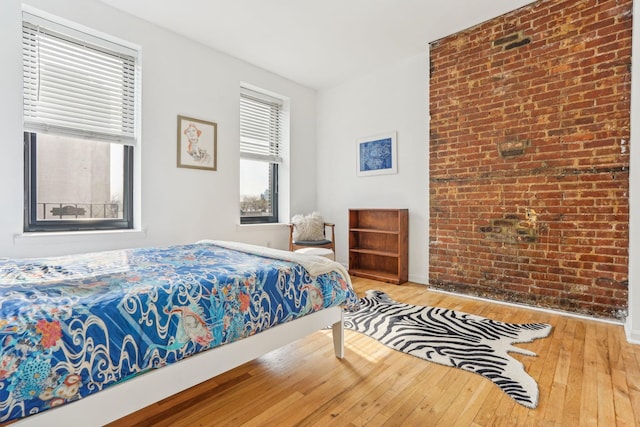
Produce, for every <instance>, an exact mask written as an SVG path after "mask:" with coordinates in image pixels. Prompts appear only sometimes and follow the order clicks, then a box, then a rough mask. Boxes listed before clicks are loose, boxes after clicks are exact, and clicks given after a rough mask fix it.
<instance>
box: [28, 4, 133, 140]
mask: <svg viewBox="0 0 640 427" xmlns="http://www.w3.org/2000/svg"><path fill="white" fill-rule="evenodd" d="M49 24H50V25H49ZM67 30H68V31H67ZM84 36H86V37H84ZM93 39H97V38H93ZM105 46H106V47H105ZM22 52H23V69H24V111H23V114H24V126H25V131H30V132H52V133H56V134H60V135H67V136H74V137H82V138H91V139H98V140H104V141H108V142H119V143H123V144H129V145H133V144H135V141H136V138H135V134H136V125H135V116H136V107H135V102H136V80H137V79H136V55H135V51H133V49H128V48H126V47H124V46H120V45H117V44H115V43H109V42H107V41H105V40H102V39H100V40H99V42H95V40H92V37H91V36H90V35H85V34H84V33H81V32H79V31H76V30H73V29H70V28H68V29H67V28H66V27H64V26H61V25H58V24H56V23H49V21H47V20H45V19H42V18H39V17H36V16H33V15H31V14H28V13H24V14H23V23H22Z"/></svg>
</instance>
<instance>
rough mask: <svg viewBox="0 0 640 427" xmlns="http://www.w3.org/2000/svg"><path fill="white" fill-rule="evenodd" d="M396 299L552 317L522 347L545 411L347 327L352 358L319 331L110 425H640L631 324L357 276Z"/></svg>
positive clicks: (514, 316)
mask: <svg viewBox="0 0 640 427" xmlns="http://www.w3.org/2000/svg"><path fill="white" fill-rule="evenodd" d="M354 287H355V289H356V291H357V292H358V295H360V296H362V295H363V294H364V292H365V291H366V290H367V289H379V290H382V291H385V292H387V293H388V294H389V295H390V296H391V297H392V298H394V299H395V300H397V301H402V302H409V303H412V304H418V305H436V306H439V307H447V308H451V309H455V310H460V311H465V312H468V313H473V314H478V315H481V316H485V317H490V318H493V319H496V320H501V321H505V322H513V323H526V322H545V323H549V324H551V325H553V327H554V330H553V332H552V333H551V335H550V336H549V337H547V338H543V339H538V340H536V341H534V342H533V343H527V344H517V345H518V346H519V347H522V348H527V349H529V350H531V351H533V352H535V353H536V354H538V357H530V356H524V355H521V354H517V353H511V355H512V356H513V357H515V358H517V359H518V360H520V361H521V362H522V363H523V364H524V366H525V369H526V371H527V372H528V373H529V374H530V375H531V376H532V377H533V378H534V379H535V380H536V381H537V382H538V386H539V389H540V402H539V404H538V407H537V408H536V409H527V408H525V407H523V406H521V405H518V404H517V403H515V401H513V400H512V399H511V398H509V397H508V396H507V395H506V394H504V393H503V392H502V391H501V390H500V389H499V388H498V387H496V386H495V385H493V384H492V383H491V382H490V381H488V380H486V379H484V378H482V377H480V376H479V375H475V374H473V373H469V372H463V371H461V370H458V369H453V368H448V367H444V366H440V365H437V364H435V363H429V362H426V361H422V360H420V359H417V358H414V357H412V356H408V355H405V354H402V353H399V352H397V351H394V350H391V349H389V348H387V347H385V346H383V345H381V344H379V343H377V342H376V341H374V340H372V339H371V338H368V337H366V336H364V335H361V334H357V333H355V332H352V331H346V332H345V334H346V335H345V353H346V354H345V359H344V360H342V361H341V360H338V359H336V358H335V357H334V355H333V345H332V339H331V333H330V331H320V332H316V333H314V334H313V335H310V336H309V337H307V338H304V339H302V340H299V341H297V342H295V343H293V344H291V345H288V346H286V347H284V348H281V349H279V350H276V351H273V352H271V353H269V354H267V355H265V356H263V357H261V358H259V359H256V360H254V361H252V362H249V363H247V364H245V365H242V366H240V367H238V368H236V369H234V370H232V371H229V372H226V373H224V374H222V375H220V376H218V377H215V378H213V379H211V380H209V381H207V382H205V383H202V384H200V385H198V386H196V387H193V388H192V389H189V390H187V391H185V392H183V393H180V394H177V395H175V396H172V397H170V398H168V399H165V400H163V401H160V402H158V403H156V404H154V405H151V406H149V407H147V408H145V409H143V410H141V411H138V412H136V413H134V414H131V415H129V416H127V417H125V418H122V419H120V420H118V421H117V422H114V423H112V424H110V426H112V427H119V426H365V425H366V426H397V425H407V426H413V425H415V426H474V427H485V426H638V425H640V346H638V345H631V344H629V343H627V341H626V338H625V336H624V330H623V327H622V326H620V325H614V324H607V323H602V322H597V321H592V320H584V319H579V318H574V317H568V316H563V315H560V314H553V313H544V312H539V311H534V310H529V309H524V308H523V309H520V308H514V307H509V306H505V305H501V304H495V303H490V302H486V301H479V300H474V299H470V298H464V297H458V296H453V295H449V294H444V293H438V292H434V291H430V290H429V289H428V288H427V287H426V286H423V285H417V284H412V283H406V284H404V285H400V286H396V285H387V284H384V283H381V282H376V281H372V280H367V279H359V278H354Z"/></svg>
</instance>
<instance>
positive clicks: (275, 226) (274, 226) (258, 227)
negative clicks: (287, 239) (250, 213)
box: [236, 222, 289, 232]
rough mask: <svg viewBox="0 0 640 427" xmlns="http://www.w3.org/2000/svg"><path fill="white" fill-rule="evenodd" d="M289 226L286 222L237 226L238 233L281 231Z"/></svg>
mask: <svg viewBox="0 0 640 427" xmlns="http://www.w3.org/2000/svg"><path fill="white" fill-rule="evenodd" d="M288 226H289V224H286V223H284V222H270V223H265V224H237V225H236V231H251V232H253V231H270V230H281V229H283V228H285V227H288Z"/></svg>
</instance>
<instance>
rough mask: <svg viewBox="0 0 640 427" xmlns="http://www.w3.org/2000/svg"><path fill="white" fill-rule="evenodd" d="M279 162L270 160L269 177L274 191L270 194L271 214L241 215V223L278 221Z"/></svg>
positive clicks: (270, 222)
mask: <svg viewBox="0 0 640 427" xmlns="http://www.w3.org/2000/svg"><path fill="white" fill-rule="evenodd" d="M252 160H254V159H252ZM278 172H279V168H278V164H277V163H271V162H269V178H270V180H271V183H270V184H271V188H272V189H273V191H271V193H273V194H269V197H270V199H271V200H270V201H269V204H270V205H271V215H254V216H248V215H245V216H242V215H241V216H240V224H272V223H276V222H278V197H279V191H278Z"/></svg>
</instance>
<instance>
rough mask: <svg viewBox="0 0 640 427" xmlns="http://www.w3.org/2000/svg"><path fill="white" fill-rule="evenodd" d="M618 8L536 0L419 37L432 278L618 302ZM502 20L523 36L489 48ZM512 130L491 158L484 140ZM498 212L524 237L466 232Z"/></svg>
mask: <svg viewBox="0 0 640 427" xmlns="http://www.w3.org/2000/svg"><path fill="white" fill-rule="evenodd" d="M630 10H631V0H620V1H614V0H604V1H600V2H588V1H578V2H575V1H571V0H559V1H558V0H553V1H552V0H541V1H538V2H536V3H534V4H532V5H529V6H526V7H523V8H521V9H518V10H516V11H514V12H511V13H509V14H506V15H504V16H502V17H498V18H496V19H494V20H491V21H487V22H485V23H483V24H481V25H479V26H476V27H474V28H471V29H469V30H465V31H463V32H461V33H457V34H454V35H451V36H449V37H445V38H443V39H441V40H439V41H438V42H436V43H433V44H432V45H431V51H430V52H431V62H432V64H433V67H434V69H433V74H432V75H431V78H430V84H431V91H430V93H431V100H430V114H431V121H430V126H431V129H430V134H431V143H430V156H431V157H430V174H431V188H430V200H431V215H430V231H429V236H430V241H432V242H433V241H436V239H437V241H438V244H432V245H430V262H431V266H430V278H429V281H430V283H431V284H432V285H434V286H444V287H449V288H455V289H460V290H461V291H464V292H470V293H476V294H482V295H494V297H495V298H507V297H508V296H509V295H510V296H511V297H513V298H516V300H517V301H519V302H526V301H529V302H530V303H532V304H544V306H547V307H552V308H554V307H555V308H559V309H561V310H573V311H577V312H581V313H585V314H595V315H600V316H609V317H616V316H618V315H619V314H620V313H624V311H625V310H626V304H627V298H628V292H627V289H626V286H627V280H628V279H627V273H628V272H627V270H628V268H627V264H628V220H629V217H628V187H629V184H628V167H629V154H628V151H629V150H626V152H625V153H622V150H621V142H620V141H622V140H624V141H626V144H628V141H629V128H630V118H629V102H630V101H629V100H630V72H629V64H630V55H631V15H630ZM515 31H524V34H525V36H527V37H530V38H531V43H529V44H528V45H526V46H524V47H520V48H515V49H511V50H507V51H505V50H504V49H503V48H502V47H496V46H493V44H492V41H493V40H495V39H497V38H499V37H503V36H504V35H507V34H510V33H513V32H515ZM517 140H523V141H524V140H527V141H529V145H528V146H527V147H525V148H524V152H523V154H521V155H515V156H507V157H502V156H501V155H500V153H499V151H498V144H499V143H503V142H505V141H517ZM527 208H529V209H532V210H534V211H535V217H534V218H533V220H532V219H531V218H527V217H526V214H527V212H528V211H527ZM530 212H533V211H530ZM504 218H513V219H515V220H516V222H515V223H516V224H518V225H519V226H521V227H524V228H523V230H527V229H530V230H533V231H534V232H535V233H536V238H535V240H534V241H532V242H526V243H524V242H517V241H516V240H515V239H514V240H511V241H509V239H508V238H507V240H506V241H504V240H505V236H506V235H501V236H499V235H490V234H487V233H483V232H481V231H480V227H484V226H488V225H490V224H491V223H492V221H493V220H500V219H504ZM527 221H534V222H532V223H531V224H532V225H531V227H528V225H529V224H530V223H529V222H527ZM436 236H437V237H436ZM614 293H615V294H614Z"/></svg>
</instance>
